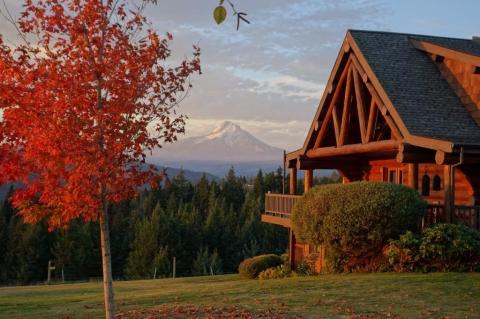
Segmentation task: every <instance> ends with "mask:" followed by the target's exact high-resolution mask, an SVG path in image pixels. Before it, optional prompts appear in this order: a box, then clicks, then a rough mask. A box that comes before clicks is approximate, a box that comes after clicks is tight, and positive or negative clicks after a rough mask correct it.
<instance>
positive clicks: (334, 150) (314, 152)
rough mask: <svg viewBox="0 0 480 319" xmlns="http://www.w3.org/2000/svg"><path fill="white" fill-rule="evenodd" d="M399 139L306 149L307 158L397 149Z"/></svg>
mask: <svg viewBox="0 0 480 319" xmlns="http://www.w3.org/2000/svg"><path fill="white" fill-rule="evenodd" d="M400 144H401V142H399V141H394V140H385V141H378V142H371V143H368V144H349V145H344V146H339V147H322V148H315V149H311V150H308V151H307V153H306V156H307V158H322V157H332V156H344V155H353V154H363V153H375V152H389V151H398V147H399V145H400Z"/></svg>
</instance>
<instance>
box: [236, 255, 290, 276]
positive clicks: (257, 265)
mask: <svg viewBox="0 0 480 319" xmlns="http://www.w3.org/2000/svg"><path fill="white" fill-rule="evenodd" d="M282 264H283V260H282V257H280V256H278V255H274V254H270V255H260V256H255V257H252V258H248V259H245V260H244V261H242V262H241V263H240V265H239V266H238V272H239V273H240V276H242V277H244V278H249V279H255V278H257V277H258V275H259V274H260V273H261V272H262V271H264V270H267V269H268V268H272V267H277V266H280V265H282Z"/></svg>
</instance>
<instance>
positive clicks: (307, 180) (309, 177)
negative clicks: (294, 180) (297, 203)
mask: <svg viewBox="0 0 480 319" xmlns="http://www.w3.org/2000/svg"><path fill="white" fill-rule="evenodd" d="M303 173H304V182H303V185H304V192H305V193H306V192H308V190H309V189H310V188H312V186H313V170H311V169H306V170H304V171H303Z"/></svg>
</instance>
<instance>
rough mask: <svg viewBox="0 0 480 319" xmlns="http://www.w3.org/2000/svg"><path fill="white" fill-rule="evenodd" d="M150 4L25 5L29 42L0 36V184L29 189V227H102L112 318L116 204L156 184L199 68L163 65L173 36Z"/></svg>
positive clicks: (23, 28)
mask: <svg viewBox="0 0 480 319" xmlns="http://www.w3.org/2000/svg"><path fill="white" fill-rule="evenodd" d="M148 2H155V0H149V1H147V0H144V1H140V2H138V3H137V6H133V5H132V2H131V1H120V0H103V1H101V0H43V1H36V2H35V3H34V2H32V1H31V0H26V1H25V4H24V11H23V13H22V15H21V18H20V19H19V20H18V21H17V23H16V26H17V27H18V31H19V34H20V35H21V37H20V38H21V39H23V42H22V43H21V44H19V45H17V46H10V45H7V44H6V43H5V42H4V40H3V39H2V37H1V35H0V184H2V183H7V182H13V181H22V182H23V184H24V185H25V187H24V188H19V189H17V190H16V192H15V194H14V196H13V204H14V206H15V207H16V208H17V209H18V211H19V214H21V215H22V216H23V218H24V221H25V222H28V223H35V222H38V221H40V220H43V219H48V222H49V225H50V229H54V228H56V227H67V226H68V224H69V222H70V221H71V220H73V219H78V218H83V219H84V220H86V221H97V220H98V221H99V224H100V232H101V247H102V263H103V276H104V294H105V309H106V316H107V318H113V317H114V312H115V309H114V302H113V288H112V272H111V261H110V242H109V226H108V219H109V217H108V211H109V205H111V204H112V203H118V202H120V201H122V200H125V199H128V198H131V197H133V196H135V195H136V194H137V191H138V188H139V186H141V185H144V184H146V183H151V184H153V185H158V182H159V178H161V175H159V174H158V172H157V171H155V169H154V168H153V167H148V166H146V165H145V157H146V155H147V154H148V152H150V151H152V150H153V149H154V148H156V147H160V146H161V145H162V144H164V143H168V142H173V141H174V140H175V139H176V135H177V134H178V133H181V132H183V130H184V124H185V117H184V116H183V115H181V114H177V113H176V107H177V105H178V103H179V102H180V101H181V99H182V98H183V97H185V95H186V92H187V91H188V89H189V87H190V83H189V78H190V76H191V75H192V74H194V73H199V72H200V61H199V49H198V48H196V47H194V51H193V57H192V58H191V59H188V60H184V61H181V62H180V63H179V65H178V66H176V67H169V66H167V65H165V60H166V59H167V58H168V57H169V56H170V50H169V48H168V43H169V41H170V40H171V35H170V34H167V35H166V37H165V38H160V37H159V36H158V34H157V33H156V32H155V31H154V30H153V29H152V28H151V27H150V24H149V23H148V21H147V19H146V18H145V16H143V15H142V11H143V10H144V9H145V7H146V6H147V4H148ZM1 113H3V118H2V117H1Z"/></svg>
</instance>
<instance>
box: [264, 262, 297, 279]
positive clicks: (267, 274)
mask: <svg viewBox="0 0 480 319" xmlns="http://www.w3.org/2000/svg"><path fill="white" fill-rule="evenodd" d="M291 275H292V271H291V269H290V267H289V266H287V265H280V266H277V267H271V268H268V269H266V270H264V271H262V272H261V273H260V274H259V275H258V279H261V280H266V279H279V278H286V277H290V276H291Z"/></svg>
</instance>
